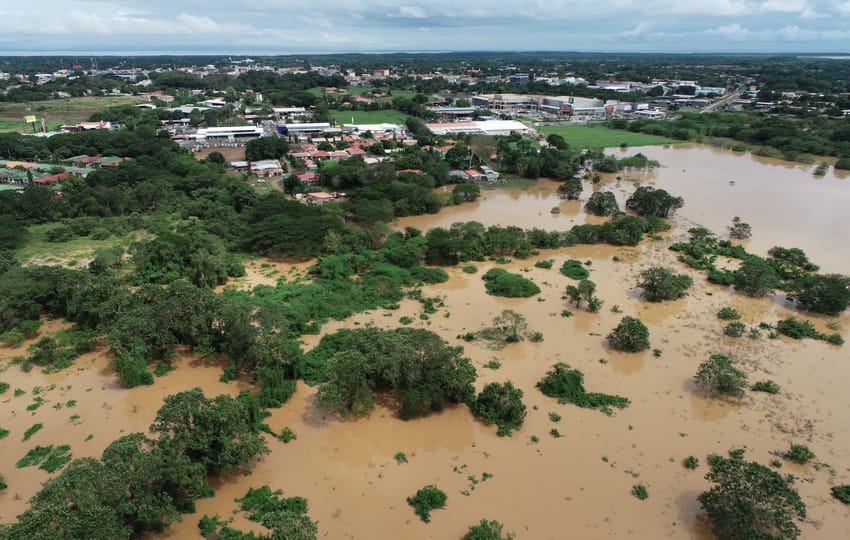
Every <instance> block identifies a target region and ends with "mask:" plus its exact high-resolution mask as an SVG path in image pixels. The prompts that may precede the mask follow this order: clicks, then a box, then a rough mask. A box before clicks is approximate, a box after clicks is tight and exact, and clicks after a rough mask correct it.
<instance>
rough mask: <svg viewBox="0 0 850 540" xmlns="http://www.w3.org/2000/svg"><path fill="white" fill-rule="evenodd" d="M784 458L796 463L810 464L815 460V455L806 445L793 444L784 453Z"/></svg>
mask: <svg viewBox="0 0 850 540" xmlns="http://www.w3.org/2000/svg"><path fill="white" fill-rule="evenodd" d="M782 457H784V458H785V459H787V460H790V461H794V462H796V463H808V462H810V461H811V460H813V459H815V453H814V452H812V451H811V450H809V447H808V446H806V445H805V444H793V443H792V444H791V448H790V449H789V450H787V451H785V452H783V453H782Z"/></svg>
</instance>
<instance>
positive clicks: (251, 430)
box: [151, 388, 268, 474]
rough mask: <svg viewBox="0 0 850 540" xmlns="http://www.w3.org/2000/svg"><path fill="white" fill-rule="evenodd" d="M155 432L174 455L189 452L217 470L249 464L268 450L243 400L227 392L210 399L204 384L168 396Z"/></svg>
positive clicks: (226, 470) (158, 418)
mask: <svg viewBox="0 0 850 540" xmlns="http://www.w3.org/2000/svg"><path fill="white" fill-rule="evenodd" d="M151 433H154V434H156V435H158V436H159V446H160V448H162V450H163V452H165V453H166V454H168V455H169V456H171V457H172V458H173V459H179V458H180V457H181V456H184V455H185V456H187V457H188V458H189V459H191V460H192V462H193V463H201V464H202V465H203V466H204V468H205V469H206V470H207V471H208V472H210V473H214V474H219V473H226V472H229V471H231V470H233V469H234V468H236V467H247V466H248V464H249V463H250V461H251V459H252V458H254V457H255V456H257V455H259V454H265V453H268V448H267V447H266V442H265V439H264V438H263V437H262V436H261V435H260V434H259V433H257V431H256V427H255V425H254V422H253V420H252V417H251V410H250V408H249V407H248V406H247V405H246V404H245V403H244V402H243V401H240V400H237V399H234V398H232V397H230V396H226V395H223V394H222V395H220V396H217V397H215V398H212V399H209V398H207V397H206V396H204V393H203V391H202V390H201V389H200V388H195V389H192V390H187V391H185V392H180V393H178V394H174V395H171V396H168V397H166V398H165V400H164V403H163V405H162V407H161V408H160V409H159V411H158V412H157V414H156V419H155V420H154V423H153V424H152V425H151Z"/></svg>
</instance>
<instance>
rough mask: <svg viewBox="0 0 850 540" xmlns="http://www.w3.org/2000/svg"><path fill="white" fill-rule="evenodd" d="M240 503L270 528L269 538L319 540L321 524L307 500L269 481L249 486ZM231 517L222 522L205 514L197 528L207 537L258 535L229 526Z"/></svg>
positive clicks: (238, 539) (239, 539)
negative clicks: (310, 511) (289, 494)
mask: <svg viewBox="0 0 850 540" xmlns="http://www.w3.org/2000/svg"><path fill="white" fill-rule="evenodd" d="M235 501H236V502H237V503H239V511H240V512H241V513H242V514H245V515H246V518H247V519H248V520H250V521H253V522H255V523H259V524H261V525H262V526H263V527H264V528H266V529H268V530H269V532H270V536H268V538H287V539H289V538H291V539H293V540H316V537H317V535H318V527H317V525H316V523H315V522H314V521H312V520H311V519H310V516H309V515H308V514H307V500H306V499H304V498H302V497H283V492H282V491H281V490H276V491H272V490H271V488H270V487H269V486H268V485H265V486H262V487H261V488H258V489H254V488H248V492H247V493H246V494H245V496H244V497H242V498H241V499H235ZM231 521H232V518H231V520H230V521H227V522H222V521H221V519H220V518H219V517H218V516H213V517H209V516H207V515H204V516H203V517H202V518H201V519H200V521H199V522H198V528H199V529H200V531H201V534H202V535H204V537H205V538H221V539H225V538H226V539H232V540H248V539H254V538H257V537H256V536H254V534H253V533H243V532H241V531H238V530H236V529H233V528H231V527H230V525H229V523H230V522H231Z"/></svg>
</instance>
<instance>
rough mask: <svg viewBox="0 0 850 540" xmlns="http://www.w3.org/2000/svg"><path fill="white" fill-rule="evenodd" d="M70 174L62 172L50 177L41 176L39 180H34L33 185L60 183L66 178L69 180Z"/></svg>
mask: <svg viewBox="0 0 850 540" xmlns="http://www.w3.org/2000/svg"><path fill="white" fill-rule="evenodd" d="M70 176H71V173H67V172H62V173H59V174H51V175H50V176H42V177H41V178H36V179H35V183H36V184H40V185H43V186H46V185H52V184H55V183H57V182H61V181H62V180H64V179H66V178H70Z"/></svg>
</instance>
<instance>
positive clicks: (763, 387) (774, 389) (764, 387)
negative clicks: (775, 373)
mask: <svg viewBox="0 0 850 540" xmlns="http://www.w3.org/2000/svg"><path fill="white" fill-rule="evenodd" d="M750 390H752V391H753V392H767V393H768V394H778V393H779V390H780V388H779V385H778V384H776V383H775V382H773V381H758V382H757V383H755V384H753V385H752V386H751V387H750Z"/></svg>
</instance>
